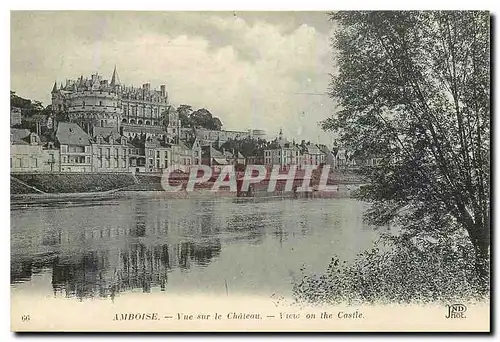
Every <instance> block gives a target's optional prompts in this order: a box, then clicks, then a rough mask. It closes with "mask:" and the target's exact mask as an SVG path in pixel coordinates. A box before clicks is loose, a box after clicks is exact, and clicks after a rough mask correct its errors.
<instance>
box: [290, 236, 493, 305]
mask: <svg viewBox="0 0 500 342" xmlns="http://www.w3.org/2000/svg"><path fill="white" fill-rule="evenodd" d="M473 255H474V248H473V246H472V244H471V243H470V241H469V240H468V239H467V238H466V237H465V236H464V235H460V234H458V233H457V234H456V235H455V236H453V238H450V236H446V235H442V236H440V237H439V238H438V239H429V238H428V237H426V236H425V235H424V236H423V235H422V234H420V235H418V236H408V235H406V234H403V235H400V236H397V237H395V236H389V235H387V236H383V238H382V239H381V240H379V242H378V244H376V245H375V247H374V248H373V249H371V250H369V251H366V252H364V253H361V254H358V255H357V256H356V258H355V260H354V261H353V262H347V261H345V260H340V259H339V258H338V257H334V258H332V261H331V263H330V265H329V267H328V269H327V271H326V273H325V274H323V275H321V276H315V275H307V274H303V277H302V279H301V280H300V281H299V282H297V283H296V284H294V288H293V294H294V298H295V300H296V301H297V302H299V303H308V304H311V303H312V304H328V305H335V304H346V303H348V304H353V303H358V304H359V303H364V304H389V303H420V304H421V303H426V302H443V303H449V302H453V301H459V300H460V301H464V300H466V301H468V300H481V299H483V298H484V292H483V291H482V288H481V286H482V285H481V282H480V279H479V278H478V275H477V273H476V272H475V267H474V262H473V260H474V257H473Z"/></svg>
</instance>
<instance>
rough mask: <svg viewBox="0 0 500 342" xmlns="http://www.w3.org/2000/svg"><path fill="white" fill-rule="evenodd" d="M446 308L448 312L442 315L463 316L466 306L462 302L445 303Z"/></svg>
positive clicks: (449, 316)
mask: <svg viewBox="0 0 500 342" xmlns="http://www.w3.org/2000/svg"><path fill="white" fill-rule="evenodd" d="M446 307H447V308H448V314H447V315H446V316H444V317H445V318H465V311H467V307H466V306H465V305H464V304H451V305H446Z"/></svg>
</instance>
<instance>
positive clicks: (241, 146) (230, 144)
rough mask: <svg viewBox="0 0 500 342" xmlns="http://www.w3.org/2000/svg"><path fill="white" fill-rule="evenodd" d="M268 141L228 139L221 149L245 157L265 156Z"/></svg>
mask: <svg viewBox="0 0 500 342" xmlns="http://www.w3.org/2000/svg"><path fill="white" fill-rule="evenodd" d="M266 144H267V141H266V140H264V139H252V138H249V137H247V138H244V139H228V140H226V141H225V142H224V144H222V145H221V149H222V148H224V149H225V150H227V151H233V150H234V151H236V152H240V153H241V154H243V155H244V156H245V157H248V156H262V155H264V149H265V147H266Z"/></svg>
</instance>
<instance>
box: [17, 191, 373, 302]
mask: <svg viewBox="0 0 500 342" xmlns="http://www.w3.org/2000/svg"><path fill="white" fill-rule="evenodd" d="M365 209H366V204H364V203H362V202H358V201H356V200H354V199H349V198H339V199H277V198H271V199H263V198H257V199H252V198H249V199H237V198H200V199H165V198H161V197H160V198H158V197H155V196H151V195H149V194H148V193H128V194H122V195H120V196H119V197H117V198H113V199H109V200H101V201H81V202H79V201H75V202H73V203H50V204H41V203H40V204H33V205H28V206H26V205H15V204H13V205H12V206H11V290H12V295H13V296H23V295H28V294H29V295H30V296H43V297H51V296H52V297H54V296H55V297H65V298H74V299H75V300H91V299H94V298H103V299H105V298H110V299H113V300H115V301H116V300H119V298H120V294H122V293H129V292H135V293H138V294H141V295H144V296H147V295H148V294H149V293H152V292H158V293H165V295H168V294H169V293H170V294H188V295H189V294H190V293H193V294H195V293H196V294H200V293H202V294H210V295H212V294H213V295H221V294H228V293H230V294H237V295H246V294H251V295H258V296H265V297H268V296H272V295H278V296H285V297H286V296H290V295H291V290H292V283H293V281H294V280H296V279H299V278H300V277H301V268H302V267H305V269H306V271H307V272H323V271H324V270H325V269H326V267H327V266H328V263H329V261H330V259H331V257H332V256H333V255H334V254H337V255H339V256H340V257H341V258H344V259H347V260H352V259H353V258H354V256H355V255H356V254H357V253H359V252H361V251H364V250H366V249H368V248H370V247H371V246H372V244H373V241H374V239H375V238H376V236H377V232H376V231H375V230H373V229H372V228H371V227H369V226H368V225H367V224H365V223H364V222H363V220H362V213H363V211H364V210H365Z"/></svg>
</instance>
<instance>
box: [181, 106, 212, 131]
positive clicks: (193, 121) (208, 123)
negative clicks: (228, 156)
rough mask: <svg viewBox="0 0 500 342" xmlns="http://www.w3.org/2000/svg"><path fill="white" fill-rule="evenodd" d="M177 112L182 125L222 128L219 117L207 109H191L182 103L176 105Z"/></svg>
mask: <svg viewBox="0 0 500 342" xmlns="http://www.w3.org/2000/svg"><path fill="white" fill-rule="evenodd" d="M177 113H178V114H179V120H181V126H182V127H193V128H194V127H202V128H206V129H211V130H216V131H220V130H221V129H222V122H221V121H220V119H219V118H218V117H216V116H213V115H212V113H210V111H209V110H208V109H205V108H201V109H198V110H195V111H193V108H192V107H191V106H190V105H184V104H183V105H180V106H179V107H177Z"/></svg>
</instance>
